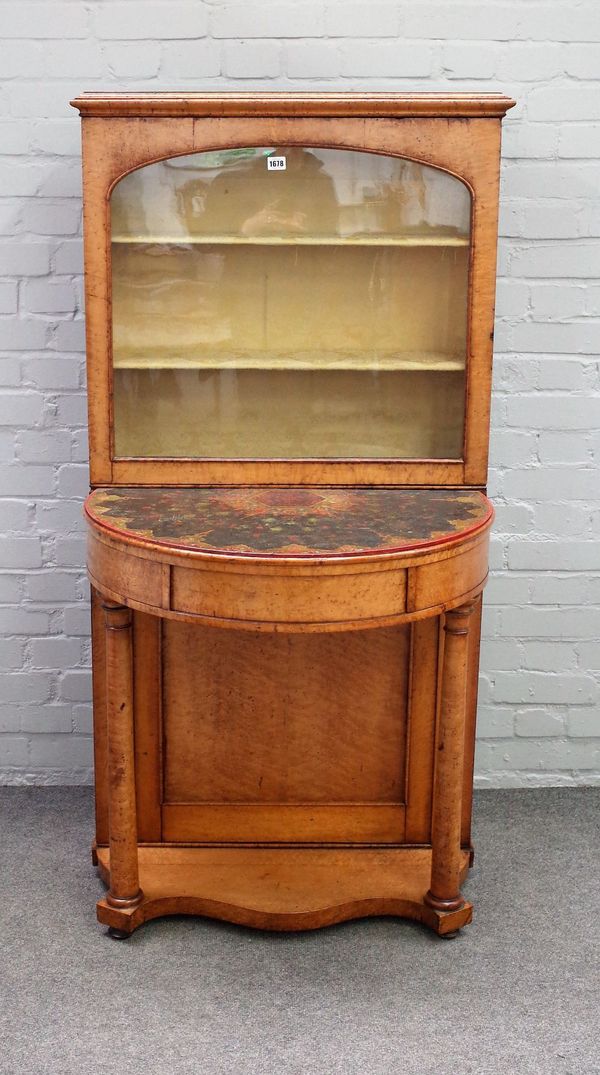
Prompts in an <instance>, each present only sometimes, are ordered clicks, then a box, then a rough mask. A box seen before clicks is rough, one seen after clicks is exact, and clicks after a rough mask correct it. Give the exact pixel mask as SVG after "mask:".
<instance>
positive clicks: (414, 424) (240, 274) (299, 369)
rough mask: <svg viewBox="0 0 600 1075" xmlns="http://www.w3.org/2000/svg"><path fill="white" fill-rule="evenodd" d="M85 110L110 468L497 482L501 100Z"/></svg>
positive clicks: (102, 441) (98, 415) (94, 351)
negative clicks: (492, 415)
mask: <svg viewBox="0 0 600 1075" xmlns="http://www.w3.org/2000/svg"><path fill="white" fill-rule="evenodd" d="M86 100H87V101H88V108H89V109H90V110H91V111H92V113H93V117H94V118H93V119H90V120H88V133H87V137H86V132H85V129H84V170H85V171H86V187H85V189H86V269H87V281H88V305H87V310H88V365H89V378H90V392H91V397H90V398H91V413H90V425H91V434H92V472H93V480H94V481H98V482H100V481H106V480H117V481H118V480H123V481H126V480H135V481H140V480H141V481H144V480H147V481H152V480H156V478H157V477H158V476H159V475H160V480H162V481H164V480H167V481H168V480H171V479H172V480H173V481H192V482H203V481H213V480H214V481H225V482H236V483H237V482H242V483H243V482H244V481H261V480H265V481H290V482H295V481H312V482H315V481H317V482H318V481H323V482H334V483H335V482H341V483H344V482H346V483H356V482H359V483H360V482H361V481H365V482H372V481H378V482H382V483H405V482H408V483H411V482H412V483H421V482H424V483H429V482H431V483H439V484H444V483H447V484H462V483H466V484H468V483H469V482H470V483H472V484H482V483H483V482H484V481H485V473H484V472H485V461H486V447H487V421H488V412H489V366H490V359H491V327H492V317H493V290H494V260H495V258H494V254H495V232H496V197H497V170H498V147H499V122H498V112H499V111H500V106H499V104H498V100H499V99H498V98H495V97H494V98H493V101H490V105H489V108H490V110H491V113H492V114H491V116H487V115H486V117H485V118H483V117H482V116H480V115H478V113H477V112H475V113H474V118H471V119H468V120H465V118H464V117H461V118H460V119H457V120H456V121H454V122H453V121H452V120H450V121H448V120H444V121H440V118H439V117H435V116H427V115H425V116H424V117H423V118H416V117H415V116H412V115H410V114H409V113H408V112H403V111H402V108H400V109H399V115H398V116H396V117H394V116H392V115H390V114H389V113H386V110H385V107H384V104H385V102H388V105H389V102H390V101H391V100H392V101H393V100H395V102H396V105H397V106H398V102H399V99H392V98H385V99H382V100H381V103H380V107H381V110H382V115H381V116H380V117H379V116H378V114H377V108H378V104H377V102H375V103H374V104H373V103H371V104H370V106H369V109H370V111H372V112H374V113H375V114H374V115H372V116H369V117H368V118H365V117H362V118H360V116H357V115H355V114H353V112H352V105H353V104H356V101H353V100H352V99H348V98H346V99H345V108H346V112H347V113H348V114H341V115H340V114H339V110H342V112H343V108H344V102H343V101H342V100H341V99H339V98H335V100H334V98H333V97H332V98H330V99H328V100H326V99H325V98H324V97H323V98H318V99H313V106H314V101H315V100H318V102H320V106H319V107H321V108H323V109H326V107H327V104H329V109H330V112H331V114H327V115H326V118H324V117H325V113H323V114H321V113H320V112H319V108H317V107H313V108H312V109H311V111H314V112H315V113H316V114H315V115H314V116H313V117H309V116H307V115H303V110H302V103H303V102H302V101H300V102H299V103H298V100H297V99H296V107H295V111H294V112H293V114H288V113H289V112H290V111H291V102H290V99H288V98H279V99H277V101H278V103H277V102H276V104H277V107H275V104H273V106H272V107H273V111H274V112H276V113H277V115H275V116H273V117H271V118H270V119H267V118H265V117H264V116H257V115H256V114H255V112H254V111H253V107H252V103H253V102H254V100H255V99H251V98H247V99H246V98H244V99H243V100H245V101H246V102H248V101H250V102H251V104H250V105H249V104H247V103H246V105H244V107H243V108H242V106H241V105H240V103H239V101H240V99H237V100H238V104H237V111H238V112H240V111H242V112H243V111H244V109H245V110H246V111H248V112H249V114H248V115H244V116H240V115H235V109H236V105H235V102H234V101H233V98H220V99H219V101H218V102H217V101H216V100H212V101H211V105H212V106H213V112H216V113H218V110H219V106H220V108H221V111H222V112H223V113H224V114H225V115H226V116H227V115H228V109H233V110H234V112H233V114H232V115H231V117H229V116H228V118H225V119H223V118H216V115H207V116H204V115H202V116H198V117H197V118H196V119H194V120H193V121H191V122H190V120H189V119H188V118H187V116H186V115H185V114H181V113H180V112H178V111H177V107H179V105H181V107H182V108H183V107H184V105H185V103H186V102H187V105H188V106H189V107H191V108H192V107H193V99H192V98H185V99H184V98H177V97H170V98H169V97H167V96H166V95H165V96H164V97H161V98H160V99H158V98H152V99H151V104H152V105H153V106H154V108H155V109H156V108H158V106H159V105H160V106H161V107H162V108H164V109H166V111H167V112H168V111H172V112H174V113H175V114H174V115H172V116H170V117H169V118H157V117H156V116H155V113H152V115H153V116H154V117H155V118H153V119H151V120H149V119H147V118H145V119H144V121H143V125H141V124H140V116H141V115H144V116H146V112H145V111H144V110H145V109H146V110H147V109H149V108H150V104H149V103H148V102H147V101H146V100H142V101H141V103H140V100H141V99H139V100H138V103H137V104H135V103H134V104H133V105H131V104H130V110H131V115H130V114H129V112H127V111H126V106H127V102H126V101H124V100H121V99H120V98H119V100H118V102H117V106H115V107H116V115H115V113H114V112H111V110H110V107H109V105H110V100H109V99H108V98H100V99H93V98H92V96H91V95H90V97H89V99H88V98H86V99H81V100H80V102H79V105H80V107H82V111H83V113H84V115H85V111H86V109H85V107H84V106H82V101H83V102H85V101H86ZM203 100H204V99H203ZM262 100H263V101H266V98H263V99H262ZM270 100H271V101H272V102H274V101H275V98H271V99H270ZM365 100H366V99H361V101H363V104H364V101H365ZM452 100H453V101H455V102H456V100H458V98H456V99H452ZM472 100H473V99H469V101H471V102H472ZM107 101H108V104H107V103H106V102H107ZM307 101H308V99H305V100H304V104H305V105H306V102H307ZM165 102H166V103H165ZM173 102H175V104H173ZM190 102H192V103H191V105H190ZM323 102H325V103H323ZM421 106H423V105H422V103H421ZM407 107H408V106H407ZM430 107H433V106H430ZM480 107H481V106H480ZM504 107H506V102H505V105H504ZM204 108H206V106H203V108H198V107H197V108H196V111H199V112H202V111H203V109H204ZM103 109H107V111H103ZM278 109H280V110H282V112H283V114H281V115H280V114H279V113H278ZM286 109H287V111H286ZM462 110H463V111H465V112H467V114H468V115H471V114H472V113H470V112H469V111H468V108H467V106H466V105H464V106H463V109H462ZM397 111H398V107H397ZM414 112H415V113H417V115H418V114H419V108H418V105H415V106H414ZM453 114H454V113H452V112H449V115H453ZM100 116H102V118H100ZM111 117H112V118H111ZM494 118H495V122H494ZM490 120H491V122H490ZM266 134H268V135H269V137H268V138H267V137H264V135H266ZM261 135H262V136H263V137H261ZM205 147H206V148H205ZM102 154H103V155H102ZM100 176H103V178H100ZM101 193H102V195H103V204H104V209H103V211H102V214H101V212H100V204H99V198H100V194H101ZM94 222H96V223H94ZM100 223H101V224H102V234H104V236H105V239H104V241H102V234H100V235H99V234H98V225H99V224H100ZM90 227H92V228H93V229H94V231H93V232H92V233H90ZM99 246H101V247H103V248H104V252H105V259H104V264H103V263H102V261H101V259H100V257H99V249H98V248H99ZM90 261H91V266H90ZM92 285H94V286H92ZM102 297H104V299H105V303H104V306H102V302H101V299H102ZM474 402H475V404H476V409H475V410H474V408H473V404H474ZM103 405H104V406H105V407H106V410H105V413H104V415H103V413H102V407H103Z"/></svg>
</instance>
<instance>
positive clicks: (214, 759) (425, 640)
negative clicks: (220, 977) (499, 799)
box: [73, 93, 514, 937]
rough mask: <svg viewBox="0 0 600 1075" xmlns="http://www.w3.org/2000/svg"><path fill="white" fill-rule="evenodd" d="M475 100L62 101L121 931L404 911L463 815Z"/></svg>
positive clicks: (484, 370)
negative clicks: (77, 264) (78, 215)
mask: <svg viewBox="0 0 600 1075" xmlns="http://www.w3.org/2000/svg"><path fill="white" fill-rule="evenodd" d="M513 103H514V102H512V101H511V100H510V99H509V98H506V97H503V96H501V95H499V94H487V95H486V94H482V95H471V94H453V95H445V94H405V95H400V94H398V95H396V94H389V95H388V94H369V95H351V94H349V95H342V94H309V95H296V94H294V95H285V94H251V95H246V94H228V95H222V96H219V95H211V94H179V93H164V94H126V93H123V94H84V95H82V96H81V97H79V98H77V100H76V101H74V102H73V104H74V105H75V107H77V108H78V109H79V111H80V112H81V115H82V120H83V171H84V221H85V263H86V317H87V363H88V386H89V422H90V466H91V482H92V490H93V491H92V492H91V493H90V496H89V497H88V500H87V501H86V506H85V512H86V519H87V523H88V570H89V575H90V579H91V583H92V593H93V605H92V618H93V623H92V626H93V670H94V729H95V766H96V840H95V844H94V861H95V862H96V863H97V865H98V866H99V868H100V872H101V875H102V877H103V879H104V881H105V882H106V884H107V886H108V891H107V893H106V895H105V896H104V897H103V898H102V899H100V901H99V903H98V908H97V913H98V918H99V920H100V922H103V923H105V924H106V925H108V927H109V929H110V932H111V933H112V934H113V935H114V936H115V937H125V936H128V935H129V934H130V933H131V932H132V931H133V930H135V929H136V928H137V927H138V926H139V925H141V924H142V923H143V922H145V921H147V920H148V919H150V918H154V917H157V916H160V915H165V914H181V913H183V914H202V915H209V916H212V917H215V918H222V919H227V920H229V921H233V922H238V923H242V924H245V925H249V926H255V927H260V928H265V929H280V930H288V929H294V930H296V929H312V928H315V927H318V926H324V925H327V924H330V923H333V922H339V921H341V920H344V919H348V918H358V917H364V916H370V915H389V914H391V915H398V916H404V917H408V918H413V919H417V920H419V921H421V922H424V923H426V924H427V925H429V926H430V927H431V928H432V929H434V930H435V931H436V932H437V933H439V934H440V935H443V936H449V935H453V934H455V933H456V931H457V930H458V929H459V928H460V927H461V926H463V925H465V924H466V923H468V922H469V921H470V919H471V911H472V908H471V905H470V904H469V903H468V902H467V901H466V900H465V898H464V897H463V895H462V893H461V884H462V882H463V880H464V879H465V876H466V874H467V871H468V867H469V864H470V862H471V860H472V848H471V839H470V816H471V797H472V774H473V750H474V740H475V713H476V700H477V673H478V651H479V631H480V614H481V593H482V589H483V587H484V584H485V579H486V575H487V557H488V540H489V531H490V526H491V522H492V517H493V509H492V507H491V504H490V502H489V501H488V500H487V498H486V496H485V482H486V471H487V445H488V432H489V407H490V378H491V356H492V337H493V304H494V290H495V275H494V274H495V257H496V230H497V208H498V205H497V202H498V171H499V150H500V122H501V118H502V116H503V115H504V113H505V112H506V110H507V109H508V108H510V107H511V106H512V104H513Z"/></svg>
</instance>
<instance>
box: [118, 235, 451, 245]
mask: <svg viewBox="0 0 600 1075" xmlns="http://www.w3.org/2000/svg"><path fill="white" fill-rule="evenodd" d="M112 243H113V244H114V245H115V246H119V245H129V246H408V247H425V246H434V247H438V246H458V247H466V246H468V245H469V239H468V237H467V236H466V235H350V236H340V235H323V236H320V235H113V237H112Z"/></svg>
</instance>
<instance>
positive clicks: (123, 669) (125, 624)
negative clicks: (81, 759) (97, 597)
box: [102, 600, 142, 908]
mask: <svg viewBox="0 0 600 1075" xmlns="http://www.w3.org/2000/svg"><path fill="white" fill-rule="evenodd" d="M102 607H103V609H104V617H105V629H106V700H107V711H108V787H109V794H108V826H109V838H108V840H109V848H110V890H109V892H108V895H107V897H106V902H107V903H109V904H110V905H111V906H112V907H120V908H127V907H135V906H136V905H137V904H138V903H139V902H140V900H141V899H142V892H141V889H140V883H139V872H138V845H137V818H136V804H135V757H134V747H133V665H132V642H131V610H130V609H128V608H126V607H125V606H124V605H117V604H115V603H114V602H113V601H108V600H104V601H103V602H102Z"/></svg>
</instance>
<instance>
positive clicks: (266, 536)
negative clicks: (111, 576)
mask: <svg viewBox="0 0 600 1075" xmlns="http://www.w3.org/2000/svg"><path fill="white" fill-rule="evenodd" d="M85 510H86V514H87V515H88V517H89V519H90V520H91V521H92V522H93V523H94V524H95V525H96V526H99V527H100V528H101V529H103V530H107V531H109V532H110V533H112V534H113V535H114V536H121V537H123V538H124V539H125V540H127V538H130V539H133V540H142V541H143V540H146V541H149V542H150V543H151V544H158V545H165V546H171V547H175V548H179V549H188V550H190V551H194V550H197V551H198V552H206V553H210V554H219V553H221V554H224V555H236V556H259V557H260V556H273V557H277V556H285V557H290V556H297V557H306V556H310V557H315V556H356V555H368V554H371V555H373V554H382V553H392V552H404V551H408V550H411V549H415V550H418V549H420V548H424V547H427V546H429V545H442V544H446V543H448V542H453V541H457V540H460V539H461V538H465V537H466V536H467V535H470V534H472V533H475V532H476V531H478V530H481V529H483V528H485V527H486V526H487V525H488V524H489V523H490V522H491V519H492V516H493V508H492V505H491V504H490V501H489V500H488V499H487V497H485V496H484V495H483V493H480V492H477V491H469V490H456V489H390V488H365V487H360V488H348V487H346V488H336V489H334V488H328V487H314V486H313V487H298V486H294V487H293V488H292V487H283V488H282V487H278V488H273V487H271V488H269V487H265V486H260V487H257V486H250V487H231V486H228V487H218V488H214V487H213V488H204V487H193V488H182V487H179V488H173V487H166V486H162V487H158V488H157V487H156V486H154V487H150V488H122V487H113V488H111V489H96V490H95V491H94V492H93V493H91V494H90V496H89V497H88V499H87V501H86V504H85Z"/></svg>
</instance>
